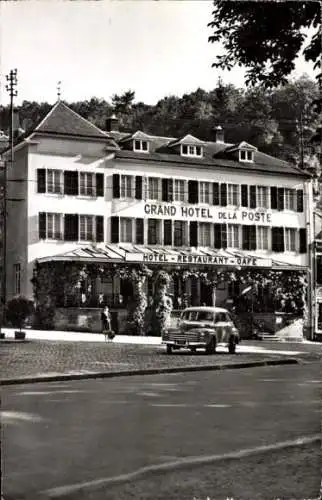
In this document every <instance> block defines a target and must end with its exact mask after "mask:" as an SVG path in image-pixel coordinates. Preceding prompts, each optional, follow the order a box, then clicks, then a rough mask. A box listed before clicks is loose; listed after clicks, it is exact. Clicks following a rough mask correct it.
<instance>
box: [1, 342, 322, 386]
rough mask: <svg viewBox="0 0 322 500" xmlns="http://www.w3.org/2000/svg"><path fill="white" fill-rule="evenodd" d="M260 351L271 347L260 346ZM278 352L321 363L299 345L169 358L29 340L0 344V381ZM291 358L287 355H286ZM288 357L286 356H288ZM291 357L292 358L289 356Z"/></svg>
mask: <svg viewBox="0 0 322 500" xmlns="http://www.w3.org/2000/svg"><path fill="white" fill-rule="evenodd" d="M260 345H261V347H264V346H265V347H266V348H270V349H272V346H271V345H270V346H267V345H264V343H263V344H262V343H260ZM278 349H279V350H283V351H285V350H290V351H307V352H304V353H303V354H300V355H297V356H296V357H297V358H298V357H301V358H303V361H305V360H306V361H314V360H318V359H321V349H310V347H309V346H303V345H296V346H294V345H293V346H291V345H285V344H283V346H277V347H276V353H274V354H272V352H271V351H270V353H265V352H262V353H239V354H238V355H236V356H234V355H229V354H226V353H218V354H216V355H213V356H207V355H205V354H204V353H203V352H202V351H201V352H200V353H199V352H198V353H197V354H191V353H190V352H189V351H186V352H185V351H180V352H178V353H175V354H173V355H171V356H169V355H166V354H165V350H164V347H161V346H151V345H150V346H142V345H133V344H115V343H84V342H80V343H78V342H59V341H43V340H33V341H26V342H14V341H13V342H3V343H1V344H0V379H5V378H14V377H22V376H33V375H40V374H52V373H60V374H62V373H72V372H120V371H127V370H133V369H134V370H142V369H149V368H165V367H185V366H209V365H217V364H223V363H225V364H227V363H241V362H244V361H245V362H249V361H263V360H270V359H276V358H281V357H286V356H285V354H279V352H278ZM290 354H291V353H290ZM288 357H290V356H288ZM292 357H294V356H292Z"/></svg>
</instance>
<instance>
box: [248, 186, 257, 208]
mask: <svg viewBox="0 0 322 500" xmlns="http://www.w3.org/2000/svg"><path fill="white" fill-rule="evenodd" d="M249 208H256V186H249Z"/></svg>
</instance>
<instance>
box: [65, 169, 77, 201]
mask: <svg viewBox="0 0 322 500" xmlns="http://www.w3.org/2000/svg"><path fill="white" fill-rule="evenodd" d="M64 193H65V194H70V195H76V196H77V195H78V172H75V171H71V170H65V171H64Z"/></svg>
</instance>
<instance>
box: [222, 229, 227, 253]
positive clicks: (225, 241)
mask: <svg viewBox="0 0 322 500" xmlns="http://www.w3.org/2000/svg"><path fill="white" fill-rule="evenodd" d="M221 248H227V224H221Z"/></svg>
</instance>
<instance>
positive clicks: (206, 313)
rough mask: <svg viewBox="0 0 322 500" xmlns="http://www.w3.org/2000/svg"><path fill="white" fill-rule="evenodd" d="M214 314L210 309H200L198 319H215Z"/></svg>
mask: <svg viewBox="0 0 322 500" xmlns="http://www.w3.org/2000/svg"><path fill="white" fill-rule="evenodd" d="M213 319H214V316H213V313H212V312H209V311H199V313H198V321H213Z"/></svg>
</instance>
